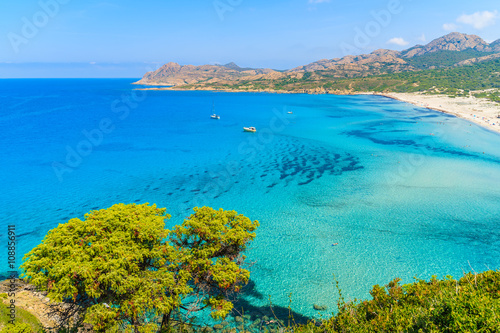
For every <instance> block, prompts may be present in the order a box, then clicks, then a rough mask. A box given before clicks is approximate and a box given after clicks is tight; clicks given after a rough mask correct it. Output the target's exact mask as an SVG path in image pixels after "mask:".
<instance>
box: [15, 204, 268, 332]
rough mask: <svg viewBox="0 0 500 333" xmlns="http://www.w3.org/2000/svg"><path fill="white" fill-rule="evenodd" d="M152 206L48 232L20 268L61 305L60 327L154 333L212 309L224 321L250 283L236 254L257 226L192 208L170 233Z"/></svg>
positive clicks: (101, 213)
mask: <svg viewBox="0 0 500 333" xmlns="http://www.w3.org/2000/svg"><path fill="white" fill-rule="evenodd" d="M165 211H166V210H165V209H164V208H157V207H156V206H155V205H152V206H149V205H148V204H143V205H136V204H131V205H124V204H118V205H114V206H112V207H110V208H108V209H103V210H98V211H91V212H90V213H88V214H86V215H85V220H83V221H82V220H80V219H77V218H75V219H71V220H70V221H69V222H68V223H64V224H60V225H59V226H58V227H57V228H55V229H53V230H51V231H49V233H48V234H47V236H46V237H45V238H44V239H43V241H42V243H41V244H40V245H38V246H37V247H35V248H34V249H33V250H32V251H31V252H29V253H28V254H27V255H26V256H25V262H24V263H23V264H22V265H21V269H22V270H23V275H22V276H24V278H25V279H26V281H28V282H30V283H31V284H33V285H35V286H36V287H38V288H39V289H41V290H44V291H47V296H48V297H49V298H50V299H51V300H52V301H54V302H64V303H66V304H69V305H70V307H68V308H66V312H67V313H66V314H65V315H64V317H65V318H68V321H71V318H75V315H78V317H79V318H80V320H76V321H75V322H67V323H64V324H66V325H60V326H61V328H62V327H64V326H66V328H68V327H71V326H74V327H77V326H80V325H82V324H83V323H86V324H90V325H92V326H93V329H94V331H96V332H157V331H158V330H160V329H162V330H166V329H167V328H171V327H172V326H173V325H175V324H176V323H178V322H183V321H186V320H188V319H189V317H190V315H191V314H192V313H193V312H197V311H200V310H203V309H207V310H210V313H211V316H212V317H213V318H216V319H218V318H224V317H225V316H226V315H227V314H228V313H229V312H231V310H232V308H233V303H232V302H231V296H232V295H233V294H234V293H235V292H238V291H239V290H240V288H241V287H242V286H243V285H244V284H245V283H247V282H248V279H249V276H250V272H249V271H248V270H246V269H244V268H242V265H243V263H244V260H245V257H244V256H243V255H242V254H241V252H242V251H244V250H245V248H246V246H247V243H248V242H250V241H251V240H252V239H253V238H254V237H255V233H253V231H254V230H255V229H256V228H257V227H258V225H259V224H258V222H257V221H251V220H250V219H249V218H247V217H245V216H243V215H238V214H237V213H236V212H234V211H224V210H222V209H220V210H218V211H217V210H214V209H212V208H208V207H203V208H195V209H194V214H192V215H191V216H190V217H188V218H187V219H186V220H184V222H183V223H182V224H180V225H178V226H176V227H175V228H174V229H173V230H172V231H170V230H167V229H165V220H166V219H168V218H170V216H169V215H167V214H166V213H165Z"/></svg>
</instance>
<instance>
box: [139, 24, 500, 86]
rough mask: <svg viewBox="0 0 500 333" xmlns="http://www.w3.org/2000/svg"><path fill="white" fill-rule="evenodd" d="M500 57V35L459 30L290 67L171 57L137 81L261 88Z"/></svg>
mask: <svg viewBox="0 0 500 333" xmlns="http://www.w3.org/2000/svg"><path fill="white" fill-rule="evenodd" d="M497 58H500V39H498V40H496V41H494V42H492V43H487V42H486V41H484V40H483V39H482V38H480V37H479V36H476V35H467V34H462V33H458V32H453V33H450V34H447V35H445V36H443V37H440V38H437V39H435V40H433V41H431V42H430V43H428V44H426V45H416V46H413V47H411V48H409V49H406V50H403V51H394V50H387V49H379V50H375V51H373V52H371V53H370V54H362V55H348V56H345V57H342V58H333V59H322V60H318V61H315V62H312V63H310V64H307V65H304V66H299V67H295V68H292V69H289V70H284V71H280V70H273V69H269V68H259V69H254V68H241V67H239V66H237V65H236V64H235V63H232V62H231V63H229V64H226V65H203V66H193V65H185V66H182V65H179V64H177V63H173V62H169V63H167V64H165V65H163V66H162V67H160V68H159V69H158V70H156V71H153V72H148V73H146V74H145V75H144V77H143V78H142V79H141V80H140V81H138V82H136V84H142V85H160V86H174V87H175V89H224V88H228V87H231V88H232V89H234V88H235V87H237V88H240V86H241V85H242V84H245V85H246V87H247V89H245V90H248V89H253V88H255V89H254V90H268V89H261V88H259V87H263V86H262V85H261V82H280V83H287V84H288V85H290V84H293V82H297V81H299V80H305V79H307V80H309V81H311V80H312V81H314V80H324V79H328V80H336V79H337V80H338V79H346V78H360V77H369V76H374V75H383V74H391V73H402V72H416V71H421V70H425V69H439V68H453V67H457V66H465V65H470V64H474V63H479V62H483V61H489V60H493V59H497Z"/></svg>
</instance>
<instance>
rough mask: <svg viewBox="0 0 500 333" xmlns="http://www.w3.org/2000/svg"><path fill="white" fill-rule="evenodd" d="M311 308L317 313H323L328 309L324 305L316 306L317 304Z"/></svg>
mask: <svg viewBox="0 0 500 333" xmlns="http://www.w3.org/2000/svg"><path fill="white" fill-rule="evenodd" d="M313 308H314V310H317V311H325V310H326V309H328V307H327V306H326V305H318V304H314V305H313Z"/></svg>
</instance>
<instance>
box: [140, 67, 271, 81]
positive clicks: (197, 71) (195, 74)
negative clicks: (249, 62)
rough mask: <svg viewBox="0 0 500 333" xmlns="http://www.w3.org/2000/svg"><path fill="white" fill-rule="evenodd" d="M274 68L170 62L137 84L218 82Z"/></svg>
mask: <svg viewBox="0 0 500 333" xmlns="http://www.w3.org/2000/svg"><path fill="white" fill-rule="evenodd" d="M273 72H275V71H273V70H272V69H267V68H266V69H253V68H241V67H239V66H238V65H236V64H235V63H234V62H231V63H229V64H226V65H203V66H193V65H185V66H181V65H179V64H177V63H175V62H169V63H167V64H165V65H163V66H162V67H160V68H159V69H157V70H156V71H154V72H148V73H146V75H144V77H143V78H142V79H141V80H140V81H138V82H136V84H145V85H167V86H179V85H185V84H193V83H200V82H207V83H210V82H218V81H221V80H237V79H239V78H243V77H248V76H256V75H262V74H268V73H273Z"/></svg>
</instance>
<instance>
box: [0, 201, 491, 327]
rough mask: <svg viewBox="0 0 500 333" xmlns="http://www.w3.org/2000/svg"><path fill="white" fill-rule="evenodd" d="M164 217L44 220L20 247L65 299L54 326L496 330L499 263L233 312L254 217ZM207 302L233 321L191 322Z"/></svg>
mask: <svg viewBox="0 0 500 333" xmlns="http://www.w3.org/2000/svg"><path fill="white" fill-rule="evenodd" d="M168 218H169V216H168V215H167V214H166V213H165V209H163V208H157V207H156V206H154V205H152V206H149V205H148V204H144V205H135V204H132V205H123V204H119V205H115V206H113V207H111V208H109V209H104V210H99V211H92V212H90V213H89V214H86V216H85V220H83V221H82V220H79V219H72V220H70V221H69V222H68V223H65V224H61V225H59V226H58V227H57V228H55V229H53V230H51V231H50V232H49V233H48V234H47V236H46V237H45V238H44V240H43V242H42V244H40V245H39V246H37V247H36V248H34V249H33V250H32V251H31V252H30V253H28V254H27V255H26V256H25V262H24V263H23V265H22V269H23V270H24V277H25V280H27V281H29V282H31V283H32V284H34V285H35V286H37V287H38V288H39V289H41V290H45V291H46V292H47V295H48V297H49V298H50V299H51V301H53V302H55V306H56V305H57V302H62V303H65V304H66V305H70V306H69V307H67V308H66V311H67V312H68V313H66V317H64V318H66V320H65V321H63V322H62V323H60V325H59V326H58V327H56V330H59V332H70V331H75V332H76V329H77V328H78V327H82V326H83V324H84V323H87V326H88V325H90V326H91V327H93V331H94V332H180V331H183V332H213V331H216V332H227V333H229V332H244V331H246V332H249V331H253V332H270V333H271V332H272V333H275V332H295V333H301V332H303V333H306V332H310V333H316V332H317V333H323V332H498V331H500V270H499V271H487V272H484V273H480V274H477V273H468V274H465V275H464V276H463V277H462V278H460V279H458V280H455V279H453V278H452V277H450V276H448V277H446V278H444V279H442V280H439V279H437V278H436V277H433V278H432V279H431V280H430V281H424V280H417V281H415V282H414V283H410V284H405V285H401V284H400V279H395V280H393V281H391V282H389V284H387V285H386V286H383V287H382V286H379V285H376V286H374V287H373V288H372V290H371V292H370V294H371V296H372V299H370V300H361V301H358V300H354V301H352V302H345V301H344V299H343V297H342V293H341V291H340V288H339V286H338V285H337V289H338V290H339V295H338V296H336V295H332V297H335V298H338V303H337V304H338V311H337V313H336V314H333V313H332V315H331V317H330V318H326V319H324V320H322V321H316V320H311V321H309V322H307V323H300V324H298V323H296V319H297V318H296V316H295V315H294V313H293V312H291V311H290V312H289V314H288V315H285V316H282V317H280V318H278V317H275V318H267V317H262V318H255V317H251V316H249V315H243V313H244V312H245V309H243V313H241V314H240V313H237V312H236V311H235V309H233V303H234V300H235V298H234V296H235V295H236V294H237V293H239V292H240V291H241V288H242V286H243V285H244V284H246V283H247V282H248V281H249V274H250V273H249V271H248V270H246V269H244V268H243V267H242V266H243V263H244V256H243V255H242V252H243V251H244V250H245V248H246V246H247V244H248V242H250V241H251V240H252V239H253V238H254V237H255V234H254V233H253V231H255V230H256V228H257V226H258V222H257V221H253V222H252V221H251V220H250V219H248V218H246V217H244V216H243V215H238V214H237V213H236V212H233V211H224V210H222V209H221V210H218V211H217V210H213V209H212V208H208V207H203V208H195V209H194V214H192V215H191V216H190V217H188V218H186V220H185V221H184V222H183V223H182V224H181V225H179V226H177V227H175V228H174V229H173V230H172V231H169V230H167V229H165V228H164V226H165V219H168ZM0 305H1V306H0V323H1V324H0V327H3V329H2V330H1V331H0V332H2V333H4V332H24V333H30V332H42V331H43V330H42V328H41V325H40V323H39V322H38V320H37V319H36V318H35V317H34V316H32V315H30V314H29V313H28V312H26V311H24V310H22V309H18V310H19V312H18V315H17V318H19V320H16V321H17V324H16V326H13V325H11V324H7V321H8V317H6V312H5V310H6V309H7V308H6V307H5V305H3V304H0ZM204 308H206V309H207V310H210V311H209V313H211V315H212V318H214V319H220V320H222V319H224V318H225V317H226V316H227V315H228V314H230V313H232V314H233V315H234V316H235V323H236V324H234V325H233V326H235V327H231V326H230V325H229V323H228V322H226V321H224V322H221V323H220V324H215V325H212V326H210V327H209V326H195V325H193V324H192V323H190V320H189V319H190V315H191V314H192V313H193V312H195V311H197V310H201V309H204ZM317 310H322V309H321V307H319V306H318V308H317ZM323 310H324V309H323ZM273 313H274V312H273ZM75 315H76V317H75ZM75 318H76V319H75ZM2 325H3V326H2Z"/></svg>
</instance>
